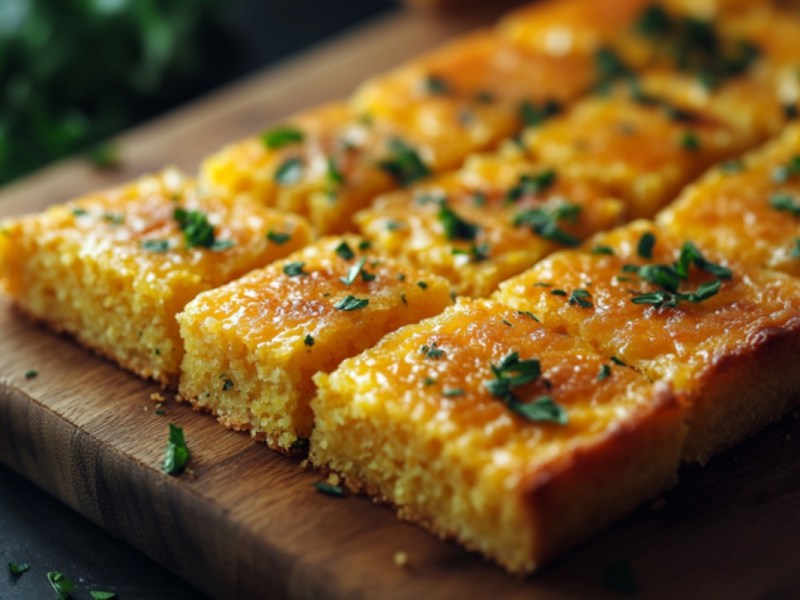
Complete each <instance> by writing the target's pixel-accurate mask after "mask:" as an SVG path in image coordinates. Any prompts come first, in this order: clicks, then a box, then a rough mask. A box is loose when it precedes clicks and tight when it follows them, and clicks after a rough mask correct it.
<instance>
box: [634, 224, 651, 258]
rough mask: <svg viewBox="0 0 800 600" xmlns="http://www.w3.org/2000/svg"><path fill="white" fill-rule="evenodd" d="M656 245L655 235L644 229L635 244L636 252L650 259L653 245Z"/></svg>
mask: <svg viewBox="0 0 800 600" xmlns="http://www.w3.org/2000/svg"><path fill="white" fill-rule="evenodd" d="M655 245H656V236H655V235H653V233H652V232H650V231H645V232H644V233H643V234H642V237H641V238H639V244H638V245H637V246H636V254H638V255H639V256H641V257H642V258H644V259H646V260H652V258H653V247H654V246H655Z"/></svg>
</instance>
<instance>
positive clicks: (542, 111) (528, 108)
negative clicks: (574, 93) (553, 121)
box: [519, 100, 561, 127]
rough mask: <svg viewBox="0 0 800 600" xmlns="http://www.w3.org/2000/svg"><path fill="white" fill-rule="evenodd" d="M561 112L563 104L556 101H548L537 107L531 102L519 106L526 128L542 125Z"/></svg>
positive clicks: (525, 101) (526, 101)
mask: <svg viewBox="0 0 800 600" xmlns="http://www.w3.org/2000/svg"><path fill="white" fill-rule="evenodd" d="M560 112H561V104H559V103H558V102H556V101H555V100H547V101H545V102H544V103H543V104H541V105H539V106H537V105H536V104H534V103H533V102H531V101H530V100H524V101H523V102H522V103H521V104H520V105H519V114H520V117H522V122H523V123H524V124H525V127H535V126H537V125H541V124H542V123H544V122H545V121H547V120H548V119H550V118H551V117H554V116H555V115H557V114H558V113H560Z"/></svg>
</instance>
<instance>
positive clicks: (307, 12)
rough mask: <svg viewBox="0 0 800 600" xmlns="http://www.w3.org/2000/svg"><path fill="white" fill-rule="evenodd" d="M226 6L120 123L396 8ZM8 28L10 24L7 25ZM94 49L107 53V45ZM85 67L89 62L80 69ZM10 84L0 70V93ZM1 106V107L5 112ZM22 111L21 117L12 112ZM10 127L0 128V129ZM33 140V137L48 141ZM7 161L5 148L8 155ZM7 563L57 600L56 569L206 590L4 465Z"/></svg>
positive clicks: (20, 581)
mask: <svg viewBox="0 0 800 600" xmlns="http://www.w3.org/2000/svg"><path fill="white" fill-rule="evenodd" d="M50 1H51V2H56V0H50ZM181 1H183V0H181ZM59 3H60V2H59ZM20 4H26V3H25V2H21V3H20ZM0 8H1V7H0ZM219 9H221V12H220V14H219V15H218V16H217V17H215V18H216V23H215V26H214V27H213V28H212V29H214V31H211V32H210V33H208V34H207V35H208V36H209V37H208V38H205V39H200V42H201V43H203V44H205V45H206V46H207V47H205V48H201V49H200V50H198V51H199V52H203V53H204V55H205V56H209V55H211V57H210V58H209V59H208V61H207V62H206V63H205V64H204V65H203V66H202V68H201V69H199V70H198V71H197V72H195V73H192V74H191V75H190V76H188V77H186V78H185V79H182V80H181V81H179V82H178V85H177V86H176V87H175V89H166V88H165V89H160V90H157V91H156V93H155V94H154V95H153V96H152V97H151V98H149V99H146V100H143V99H142V98H137V100H136V104H137V106H136V107H135V108H134V110H131V111H130V112H129V114H128V115H126V116H128V117H129V118H127V119H126V120H125V122H124V123H123V124H122V127H130V126H132V125H134V124H135V123H136V122H138V121H141V120H142V119H146V118H148V117H150V116H154V115H156V114H158V113H160V112H162V111H165V110H167V109H169V108H171V107H174V106H176V105H178V104H180V103H181V102H183V101H186V100H188V99H190V98H192V97H194V96H196V95H198V94H201V93H204V92H207V91H208V90H211V89H214V88H215V87H218V86H220V85H222V84H224V83H225V82H227V81H230V80H231V79H234V78H236V77H239V76H242V75H244V74H246V73H249V72H252V71H254V70H256V69H258V68H262V67H264V66H266V65H269V64H270V63H272V62H275V61H276V60H279V59H280V58H282V57H284V56H287V55H289V54H291V53H293V52H296V51H298V50H301V49H303V48H305V47H307V46H309V45H311V44H314V43H318V42H321V41H323V40H324V39H325V38H327V37H330V36H333V35H335V34H338V33H341V32H343V31H346V30H347V29H348V28H350V27H354V26H356V25H358V24H360V23H363V22H365V21H367V20H369V19H370V18H373V17H376V16H378V15H380V14H382V13H386V12H388V11H389V10H393V9H396V6H395V5H394V4H393V3H392V2H390V1H389V0H366V1H357V0H344V1H342V0H337V1H335V2H334V1H330V0H271V1H265V0H260V1H259V0H234V1H230V2H220V3H219ZM0 12H1V11H0ZM2 18H3V15H2V14H0V19H2ZM54 25H57V24H54ZM217 25H218V26H219V28H217V27H216V26H217ZM1 30H2V27H0V33H2V31H1ZM204 34H205V33H204ZM96 51H98V52H102V49H100V50H96ZM6 62H8V61H6ZM6 66H7V65H6ZM87 66H88V67H91V65H83V66H80V67H79V68H81V69H85V68H87ZM2 67H3V57H2V56H0V75H2ZM12 75H15V74H13V73H12ZM16 75H22V76H26V75H27V74H25V73H22V74H20V73H16ZM3 85H4V83H3V78H2V76H0V95H1V94H2V89H3ZM43 85H47V83H45V84H43ZM76 85H77V84H76ZM86 85H89V84H86ZM94 85H99V86H100V87H101V89H102V86H104V85H105V83H104V82H103V81H99V82H97V83H96V84H94ZM165 85H166V87H167V88H168V87H169V85H168V84H165ZM6 109H7V107H6ZM2 110H3V107H2V106H0V116H2ZM6 116H7V117H9V115H6ZM14 117H16V115H10V117H9V118H14ZM1 124H2V121H0V125H1ZM117 130H118V128H116V129H115V128H111V129H110V130H109V131H107V132H101V133H108V134H111V133H113V132H114V131H117ZM3 135H4V133H3V131H2V129H1V128H0V137H3ZM99 137H103V136H102V135H101V136H99ZM6 141H7V142H8V140H6ZM93 141H95V140H94V139H91V136H90V138H89V139H87V140H84V141H82V142H81V141H79V142H78V143H77V144H75V145H74V147H72V148H70V150H71V151H80V150H81V149H82V148H85V147H86V146H87V145H88V144H90V143H91V142H93ZM28 142H30V144H34V143H39V142H40V140H28ZM67 154H69V152H68V151H64V152H61V153H55V154H54V155H52V156H43V155H37V156H36V157H35V158H36V159H37V160H38V162H39V163H46V162H48V160H52V159H56V158H58V157H59V155H61V156H64V155H67ZM2 160H3V154H2V151H0V163H2ZM6 166H8V163H6ZM33 168H34V166H33V165H31V166H30V167H29V168H28V169H22V170H21V171H20V174H22V173H23V172H24V171H25V170H28V171H30V170H31V169H33ZM1 201H2V194H0V202H1ZM0 561H2V565H0V567H2V570H3V574H2V575H0V600H12V599H31V598H33V599H38V598H45V599H47V598H56V594H55V592H54V591H53V590H52V588H51V586H50V584H49V583H48V581H47V577H46V574H47V572H48V571H60V572H62V573H64V575H65V576H68V577H69V578H70V579H72V580H74V581H75V583H76V585H77V590H76V592H75V594H74V597H75V598H79V599H86V598H90V596H89V590H104V591H114V592H116V593H117V594H118V596H119V598H120V599H121V600H134V599H142V600H156V599H162V598H163V599H165V600H166V599H167V598H169V599H170V600H181V599H188V598H204V596H203V595H202V594H201V593H200V592H199V591H197V590H196V589H195V588H193V587H191V585H190V584H188V583H186V582H184V581H182V580H180V579H179V578H177V577H176V576H174V575H172V574H171V573H169V572H167V571H166V570H164V569H163V568H161V567H159V566H158V565H156V564H155V563H154V562H152V561H151V560H150V559H148V558H147V557H145V556H143V555H141V554H139V553H138V552H137V551H136V550H134V549H132V548H131V547H129V546H128V545H126V544H124V543H123V542H120V541H119V540H116V539H114V538H113V537H111V536H110V535H109V534H107V533H106V532H105V531H103V530H102V529H100V528H98V527H96V526H95V525H93V524H92V523H90V522H89V521H87V520H86V519H84V518H83V517H82V516H80V515H78V514H77V513H75V512H73V511H72V510H71V509H69V508H67V507H66V506H64V505H62V504H61V503H60V502H58V501H57V500H55V499H53V498H52V497H50V496H48V495H47V494H46V493H44V492H42V491H41V490H39V489H38V488H36V487H35V486H33V485H31V484H30V483H28V482H27V481H25V480H24V479H22V478H21V477H19V476H18V475H16V474H15V473H13V472H11V471H10V470H8V469H7V468H5V467H3V466H0ZM8 562H15V563H22V562H25V563H29V564H30V565H31V568H30V570H29V571H27V572H26V573H24V574H22V575H20V576H14V575H11V574H10V572H9V569H8V567H7V566H6V564H7V563H8Z"/></svg>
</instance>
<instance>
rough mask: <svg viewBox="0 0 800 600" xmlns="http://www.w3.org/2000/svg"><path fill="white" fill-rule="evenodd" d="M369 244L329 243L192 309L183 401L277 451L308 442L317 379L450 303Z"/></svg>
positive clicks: (443, 291)
mask: <svg viewBox="0 0 800 600" xmlns="http://www.w3.org/2000/svg"><path fill="white" fill-rule="evenodd" d="M364 242H365V240H363V239H361V238H358V237H356V236H346V237H342V238H338V237H333V238H323V239H322V240H320V241H319V242H317V243H316V244H313V245H311V246H308V247H307V248H305V249H303V250H301V251H299V252H297V253H295V254H292V255H291V256H289V257H287V258H286V259H285V260H282V261H278V262H276V263H274V264H272V265H270V266H268V267H266V268H264V269H260V270H257V271H253V272H252V273H250V274H248V275H247V276H245V277H243V278H241V279H239V280H238V281H234V282H232V283H230V284H228V285H226V286H223V287H220V288H218V289H216V290H212V291H209V292H206V293H204V294H201V295H200V296H198V297H197V298H196V299H195V300H194V301H192V302H191V303H190V304H189V305H188V306H187V307H186V310H185V311H184V312H182V313H181V314H180V315H178V321H179V322H180V326H181V335H182V337H183V341H184V344H185V346H186V356H185V358H184V361H183V373H182V376H181V384H180V394H181V396H182V397H183V398H184V399H188V400H190V401H191V402H192V403H193V404H194V405H195V406H196V407H197V408H200V409H203V410H208V411H210V412H212V413H214V414H216V415H217V416H218V418H219V420H220V421H221V422H222V423H223V424H225V425H226V426H227V427H230V428H232V429H249V430H250V431H251V433H252V434H253V435H254V436H257V437H260V438H265V439H266V441H267V443H268V444H269V445H270V446H272V447H273V448H279V449H282V450H290V449H292V447H293V445H297V444H301V443H302V442H303V441H304V440H305V439H306V438H308V436H309V435H310V434H311V429H312V427H313V418H312V415H311V409H310V408H309V401H310V399H311V397H312V396H313V394H314V390H315V387H314V383H313V381H312V379H311V378H312V376H313V375H314V373H316V372H318V371H323V372H326V371H331V370H333V369H334V368H336V366H337V365H338V364H339V363H340V362H341V361H342V360H344V359H345V358H348V357H350V356H353V355H354V354H357V353H359V352H361V351H362V350H363V349H364V348H368V347H369V346H371V345H373V344H374V343H375V342H377V341H378V340H379V339H380V338H381V337H382V336H383V335H384V334H385V333H387V332H389V331H393V330H395V329H397V328H398V327H400V326H402V325H405V324H407V323H413V322H416V321H419V320H420V319H423V318H425V317H429V316H432V315H435V314H438V313H439V312H441V311H442V310H444V308H445V307H446V306H447V305H449V304H450V302H451V300H450V291H449V286H448V283H447V281H446V280H444V279H442V278H440V277H437V276H435V275H431V274H430V273H426V272H423V271H419V270H417V269H412V268H409V267H406V266H400V265H398V264H396V263H395V262H394V261H392V260H390V259H387V258H385V257H383V256H382V255H380V254H377V253H374V252H371V251H369V250H367V249H365V247H364Z"/></svg>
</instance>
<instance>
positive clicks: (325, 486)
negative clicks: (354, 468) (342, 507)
mask: <svg viewBox="0 0 800 600" xmlns="http://www.w3.org/2000/svg"><path fill="white" fill-rule="evenodd" d="M312 485H313V486H314V487H315V488H316V490H317V491H318V492H321V493H323V494H325V495H327V496H333V497H334V498H342V497H344V495H345V492H344V488H343V487H342V486H340V485H333V484H332V483H328V482H327V481H317V482H315V483H313V484H312Z"/></svg>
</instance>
